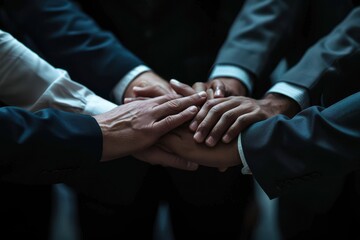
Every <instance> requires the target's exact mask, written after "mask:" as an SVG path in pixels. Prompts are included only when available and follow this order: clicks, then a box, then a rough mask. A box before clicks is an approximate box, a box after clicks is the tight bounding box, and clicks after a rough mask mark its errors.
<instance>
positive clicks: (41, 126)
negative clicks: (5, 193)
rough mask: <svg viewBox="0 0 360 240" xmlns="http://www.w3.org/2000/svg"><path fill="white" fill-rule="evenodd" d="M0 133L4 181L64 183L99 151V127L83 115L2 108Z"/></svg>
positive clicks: (0, 165)
mask: <svg viewBox="0 0 360 240" xmlns="http://www.w3.org/2000/svg"><path fill="white" fill-rule="evenodd" d="M0 132H1V134H0V145H1V158H0V173H1V174H0V176H1V177H2V179H3V180H7V181H12V182H20V183H30V184H31V183H39V184H51V183H57V182H64V181H66V179H67V177H68V176H71V175H73V174H74V173H76V171H77V170H79V169H81V168H82V167H87V166H89V165H90V166H91V165H93V164H95V163H97V162H99V160H100V158H101V154H102V134H101V130H100V127H99V125H98V124H97V122H96V120H95V119H94V118H93V117H90V116H87V115H81V114H75V113H67V112H63V111H58V110H54V109H45V110H41V111H38V112H36V113H31V112H28V111H25V110H23V109H20V108H17V107H2V108H0Z"/></svg>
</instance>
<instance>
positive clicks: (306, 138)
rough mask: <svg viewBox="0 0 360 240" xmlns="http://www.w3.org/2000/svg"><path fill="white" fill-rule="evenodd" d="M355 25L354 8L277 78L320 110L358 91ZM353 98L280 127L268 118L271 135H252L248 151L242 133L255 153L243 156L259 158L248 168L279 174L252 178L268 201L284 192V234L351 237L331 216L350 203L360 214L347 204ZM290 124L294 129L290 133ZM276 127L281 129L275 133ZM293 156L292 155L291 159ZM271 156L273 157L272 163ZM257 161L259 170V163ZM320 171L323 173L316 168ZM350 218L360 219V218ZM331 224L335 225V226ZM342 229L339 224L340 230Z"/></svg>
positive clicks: (358, 11)
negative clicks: (307, 96) (304, 92)
mask: <svg viewBox="0 0 360 240" xmlns="http://www.w3.org/2000/svg"><path fill="white" fill-rule="evenodd" d="M359 21H360V8H359V7H357V8H354V9H353V10H352V11H351V13H350V14H348V16H347V17H346V18H345V19H344V20H343V21H342V22H341V23H340V24H338V26H336V28H334V29H333V30H332V31H331V32H330V33H329V34H328V35H327V36H326V37H323V38H322V39H321V40H319V41H318V42H317V43H316V44H314V45H313V46H312V47H311V48H309V50H308V51H307V52H306V53H305V55H304V56H303V58H302V59H301V60H300V61H299V63H298V64H296V65H295V66H293V67H292V68H291V69H290V70H289V71H288V72H287V73H285V74H284V75H283V76H282V77H281V78H280V80H281V81H285V82H289V83H292V84H297V85H299V86H302V87H304V88H306V89H308V93H309V94H310V96H311V100H312V104H319V105H322V106H325V107H328V106H331V105H332V104H334V103H336V102H337V101H339V100H341V99H343V98H345V97H347V96H349V95H351V94H353V93H356V92H358V91H359V90H360V82H359V80H358V76H360V70H359V67H358V66H359V63H360V51H359V50H360V44H359V43H360V38H359V36H360V35H359V32H360V28H359V24H358V23H359ZM357 99H358V94H357V95H356V97H352V98H351V99H350V100H349V99H348V100H346V101H345V102H342V103H341V104H340V103H339V104H336V105H333V106H331V107H329V110H324V111H322V112H318V111H319V110H317V108H311V109H308V110H305V111H304V112H303V113H301V114H300V115H299V116H298V117H296V118H294V119H293V120H291V121H282V120H281V119H283V117H281V116H280V117H279V119H278V120H279V122H278V123H275V122H276V118H274V119H272V120H269V121H268V123H269V122H272V121H273V122H272V124H271V126H269V127H268V128H269V129H270V130H267V131H264V132H266V133H267V134H262V135H265V138H262V137H261V138H260V137H259V136H258V137H259V138H257V144H258V145H256V146H255V145H253V146H251V143H252V141H251V139H250V137H249V139H247V137H246V136H247V133H245V134H244V136H245V138H246V140H244V144H245V148H248V149H253V150H251V151H250V152H251V153H245V154H246V155H245V156H246V157H247V158H248V157H250V158H252V159H255V158H256V159H257V160H256V161H254V160H250V161H249V165H251V169H252V170H255V172H257V171H259V169H260V168H262V167H263V166H265V165H266V166H270V165H271V168H268V169H271V170H272V171H274V172H277V171H278V172H277V174H278V175H277V176H278V177H276V178H272V179H271V180H270V179H269V178H268V177H270V172H268V174H266V173H265V172H260V171H259V172H257V174H256V173H255V176H256V178H257V180H258V181H259V183H260V182H261V184H262V187H263V189H264V190H265V191H266V192H267V193H268V194H269V196H270V197H277V196H279V195H280V194H281V195H282V196H281V197H280V198H279V211H280V212H279V216H280V223H281V225H280V226H281V227H282V229H281V230H282V231H283V232H284V234H285V236H291V235H294V234H295V233H299V231H300V230H301V231H303V230H304V229H307V228H309V227H310V226H311V223H313V222H314V223H315V224H314V225H312V226H311V227H312V229H311V230H309V232H311V233H309V236H312V237H314V238H316V237H317V236H324V231H321V230H319V229H326V230H325V232H328V234H329V235H331V234H334V232H333V231H335V230H336V231H338V233H339V232H350V231H349V229H348V228H349V226H350V225H351V224H345V221H344V222H343V224H339V222H338V221H337V220H336V219H337V218H342V217H339V216H338V215H339V214H337V212H346V209H347V208H349V207H348V206H351V207H352V208H353V209H354V212H359V211H356V210H355V209H357V207H356V205H354V204H352V203H349V201H350V202H351V200H350V199H358V198H359V195H357V194H356V190H355V189H356V188H358V183H357V182H358V180H356V179H359V173H358V172H356V170H357V166H356V164H357V163H354V160H356V159H357V156H359V154H358V152H356V148H358V146H360V145H359V142H358V139H356V138H358V132H359V131H358V129H356V124H355V123H356V121H355V120H356V119H357V115H356V113H357V112H358V110H357V106H356V103H357V102H356V100H357ZM352 104H353V105H352ZM323 113H329V114H327V115H323ZM347 116H350V117H347ZM337 121H339V122H337ZM351 121H354V122H351ZM305 122H306V123H305ZM264 123H265V122H264ZM259 124H260V123H259ZM262 124H263V123H261V125H262ZM348 124H349V125H348ZM257 126H259V125H258V124H254V126H253V127H252V128H250V129H249V131H248V132H251V131H252V129H256V128H257ZM262 126H264V127H265V125H262ZM293 126H296V129H295V128H293ZM347 127H350V128H353V129H347ZM277 128H281V129H282V130H281V131H275V130H277ZM259 130H260V128H259ZM273 130H274V131H273ZM254 132H255V131H254ZM300 132H301V134H300ZM258 133H260V132H258ZM347 134H348V136H346V135H347ZM250 135H251V134H249V136H250ZM270 136H271V137H270ZM268 137H270V138H272V139H270V138H268ZM349 137H350V138H351V140H350V141H349ZM274 139H276V140H274ZM262 140H264V141H262ZM259 141H260V142H259ZM279 142H280V143H282V145H279V147H280V146H281V149H280V148H279V147H276V146H274V144H279ZM259 143H260V144H259ZM347 144H348V146H346V145H347ZM258 146H262V147H264V149H263V153H265V152H266V158H267V161H266V164H265V161H260V160H259V158H260V155H261V152H262V151H260V149H258V150H259V151H256V150H255V149H256V148H257V147H258ZM265 146H266V147H265ZM354 146H355V148H354V149H352V148H353V147H354ZM265 148H266V149H267V150H265ZM295 152H296V154H297V155H296V156H295V154H294V153H295ZM292 154H294V156H291V155H292ZM253 157H254V158H253ZM275 158H276V159H277V160H274V159H275ZM247 160H248V159H247ZM273 160H274V161H273ZM262 164H264V165H263V166H261V165H262ZM267 164H269V165H267ZM354 164H355V165H354ZM319 169H321V171H318V170H319ZM350 173H352V174H350ZM272 176H273V177H274V176H275V175H272ZM270 178H271V177H270ZM309 183H310V184H309ZM310 185H311V186H310ZM270 186H271V187H270ZM344 189H352V190H347V191H346V192H347V193H346V194H344V193H343V192H344ZM285 193H286V194H285ZM349 196H350V197H349ZM344 208H345V209H344ZM334 212H336V213H334ZM319 216H321V217H319ZM319 219H321V220H319ZM346 219H350V218H346ZM355 219H358V216H357V217H355ZM349 221H350V220H349ZM350 222H351V221H350ZM332 225H338V226H337V227H336V228H335V227H333V226H332ZM340 225H342V226H344V227H343V228H340V227H339V226H340ZM345 226H346V227H345ZM341 229H342V230H343V231H341ZM350 230H351V229H350ZM304 233H305V232H304ZM316 234H319V235H316ZM300 236H301V235H300ZM309 236H303V237H304V238H308V237H309ZM300 238H301V237H300Z"/></svg>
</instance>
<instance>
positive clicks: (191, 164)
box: [186, 162, 199, 170]
mask: <svg viewBox="0 0 360 240" xmlns="http://www.w3.org/2000/svg"><path fill="white" fill-rule="evenodd" d="M198 167H199V164H197V163H194V162H187V164H186V168H187V169H189V170H196V169H198Z"/></svg>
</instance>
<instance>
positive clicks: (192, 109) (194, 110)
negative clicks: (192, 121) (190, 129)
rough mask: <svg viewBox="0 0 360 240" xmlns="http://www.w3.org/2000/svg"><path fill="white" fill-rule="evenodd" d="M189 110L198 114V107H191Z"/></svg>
mask: <svg viewBox="0 0 360 240" xmlns="http://www.w3.org/2000/svg"><path fill="white" fill-rule="evenodd" d="M189 110H190V111H191V112H193V113H197V111H198V108H197V107H196V106H191V107H189Z"/></svg>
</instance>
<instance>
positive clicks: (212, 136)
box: [205, 104, 238, 147]
mask: <svg viewBox="0 0 360 240" xmlns="http://www.w3.org/2000/svg"><path fill="white" fill-rule="evenodd" d="M219 105H220V104H219ZM237 117H238V115H237V112H236V109H231V108H230V109H229V110H228V111H226V112H225V113H224V114H222V116H221V118H220V120H219V121H218V122H217V123H216V124H215V126H214V127H213V129H212V130H211V132H210V133H209V135H208V137H207V138H206V141H205V143H206V145H208V146H209V147H213V146H215V145H216V144H217V143H218V142H219V141H220V139H221V138H222V136H223V135H224V134H225V133H226V132H227V130H228V129H229V128H230V127H231V125H232V124H233V123H234V122H235V121H236V119H237Z"/></svg>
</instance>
